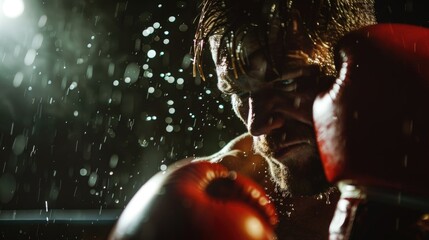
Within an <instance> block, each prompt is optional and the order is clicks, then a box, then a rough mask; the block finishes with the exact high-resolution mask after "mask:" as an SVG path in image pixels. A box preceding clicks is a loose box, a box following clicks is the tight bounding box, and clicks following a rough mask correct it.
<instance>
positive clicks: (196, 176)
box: [110, 162, 277, 240]
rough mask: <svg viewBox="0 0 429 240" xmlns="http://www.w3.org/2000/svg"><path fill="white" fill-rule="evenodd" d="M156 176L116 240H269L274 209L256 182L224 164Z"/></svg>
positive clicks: (182, 168)
mask: <svg viewBox="0 0 429 240" xmlns="http://www.w3.org/2000/svg"><path fill="white" fill-rule="evenodd" d="M171 168H176V169H172V170H169V171H167V172H165V173H159V174H158V175H156V176H155V177H153V178H152V179H150V180H149V181H148V182H147V183H146V184H145V185H144V186H143V187H142V188H141V189H140V190H139V192H138V193H137V194H136V196H135V197H134V198H133V199H132V201H131V202H130V203H129V204H128V206H127V207H126V209H125V210H124V212H123V213H122V215H121V217H120V218H119V221H118V222H117V224H116V226H115V228H114V230H113V232H112V233H111V238H110V239H112V240H116V239H118V240H119V239H121V240H125V239H145V240H150V239H157V240H163V239H205V240H206V239H207V240H208V239H225V240H227V239H237V240H239V239H243V240H244V239H249V240H251V239H273V238H274V237H275V236H274V231H273V227H274V225H275V224H276V222H277V216H276V213H275V209H274V206H273V205H272V204H271V203H270V200H269V199H268V198H267V196H266V194H265V192H264V190H263V189H262V188H261V187H260V186H258V185H257V184H256V183H254V182H253V181H251V180H250V179H248V178H245V177H243V176H241V175H239V174H237V173H235V172H230V171H229V170H227V169H226V168H225V167H224V166H222V165H220V164H215V163H209V162H192V163H187V164H184V165H183V166H179V167H174V166H171V167H170V169H171Z"/></svg>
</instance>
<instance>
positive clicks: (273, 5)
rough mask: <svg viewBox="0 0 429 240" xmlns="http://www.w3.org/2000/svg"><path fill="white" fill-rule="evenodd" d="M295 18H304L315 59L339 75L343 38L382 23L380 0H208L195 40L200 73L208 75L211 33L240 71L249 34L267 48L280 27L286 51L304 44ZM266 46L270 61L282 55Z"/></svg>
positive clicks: (327, 71)
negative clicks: (294, 33)
mask: <svg viewBox="0 0 429 240" xmlns="http://www.w3.org/2000/svg"><path fill="white" fill-rule="evenodd" d="M297 14H298V15H299V16H295V15H297ZM294 17H298V18H300V20H301V22H302V25H303V26H302V27H303V28H304V35H305V36H303V38H302V39H304V40H309V41H311V44H312V47H313V49H312V53H311V56H309V57H310V59H311V61H312V62H313V63H316V64H318V65H319V66H320V67H321V68H322V69H321V70H322V72H323V73H324V74H326V75H335V69H334V63H333V51H332V48H333V46H334V44H335V43H336V42H337V41H338V39H339V38H340V37H341V36H343V35H344V34H345V33H347V32H349V31H352V30H354V29H357V28H360V27H363V26H366V25H371V24H375V23H376V20H375V13H374V0H203V1H202V3H201V13H200V16H199V20H198V24H197V30H196V34H195V39H194V48H193V49H194V75H197V74H200V75H201V77H202V78H203V79H204V71H203V62H202V59H203V52H204V49H206V48H207V47H206V45H208V44H206V43H207V42H208V38H209V37H211V36H218V37H219V42H220V46H219V49H218V51H219V52H218V55H217V56H218V60H217V61H219V59H220V58H221V57H225V56H226V57H227V61H228V63H229V64H230V67H231V68H232V69H233V71H234V73H235V75H237V72H238V71H243V72H244V71H245V69H244V67H243V65H245V63H244V61H243V59H244V57H243V47H242V45H241V42H242V40H243V39H244V37H245V36H246V34H249V33H250V34H252V35H253V36H254V37H256V38H257V39H258V40H259V41H260V42H261V46H268V44H267V43H268V41H269V34H270V31H272V30H273V26H277V27H278V28H280V31H281V34H278V35H279V36H281V37H282V38H283V42H284V44H285V45H286V46H285V47H284V48H283V49H284V51H285V49H286V50H287V49H288V48H290V46H287V45H288V44H289V45H291V44H292V45H293V44H300V41H295V42H294V43H292V41H290V40H288V39H289V37H290V36H288V34H287V29H288V28H290V27H291V26H290V25H291V24H292V22H291V19H292V18H294ZM277 30H278V29H277ZM289 35H290V34H289ZM264 50H265V54H266V56H267V59H274V58H273V57H272V53H273V52H276V53H278V49H276V51H270V49H269V48H266V49H264ZM283 54H284V56H286V55H287V53H283ZM273 65H275V63H274V64H273Z"/></svg>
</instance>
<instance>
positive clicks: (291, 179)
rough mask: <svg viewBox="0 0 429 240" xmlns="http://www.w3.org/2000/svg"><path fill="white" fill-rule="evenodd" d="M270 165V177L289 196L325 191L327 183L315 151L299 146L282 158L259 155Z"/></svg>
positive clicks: (310, 147) (311, 148)
mask: <svg viewBox="0 0 429 240" xmlns="http://www.w3.org/2000/svg"><path fill="white" fill-rule="evenodd" d="M261 154H262V155H263V156H264V157H265V158H266V159H267V161H268V163H269V165H270V170H271V175H272V178H273V180H274V181H275V182H276V183H277V185H278V186H279V187H280V189H281V190H282V191H284V192H285V193H287V194H288V195H289V196H314V195H318V194H320V193H323V192H325V191H327V190H328V189H329V188H330V187H331V185H330V184H329V183H328V182H327V180H326V177H325V173H324V171H323V166H322V162H321V160H320V157H319V155H318V152H317V149H315V148H314V147H312V146H309V145H307V146H301V147H297V148H296V149H293V150H291V151H289V152H288V153H287V154H285V156H283V157H282V158H273V157H272V154H266V153H261Z"/></svg>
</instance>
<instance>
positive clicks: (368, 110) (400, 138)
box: [313, 24, 429, 239]
mask: <svg viewBox="0 0 429 240" xmlns="http://www.w3.org/2000/svg"><path fill="white" fill-rule="evenodd" d="M337 50H338V56H337V66H338V70H339V76H338V78H337V80H336V83H335V84H334V85H333V87H332V88H331V89H330V90H329V91H328V92H327V93H325V94H323V95H321V96H319V97H318V98H317V99H316V101H315V103H314V105H313V113H314V115H313V117H314V124H315V130H316V134H317V141H318V144H319V150H320V154H321V159H322V162H323V165H324V169H325V173H326V176H327V178H328V179H329V180H330V181H331V182H333V183H340V187H341V191H342V196H341V199H340V201H339V204H338V207H337V212H336V214H335V217H334V221H333V223H334V224H333V225H332V224H331V233H332V234H335V232H337V233H338V232H341V231H342V233H341V234H343V235H344V236H347V235H348V234H350V232H349V231H350V229H351V228H349V226H346V225H347V224H348V223H347V221H349V223H350V224H353V218H354V216H355V215H356V214H357V213H356V212H354V211H355V210H356V209H357V208H359V206H361V205H362V204H369V205H371V204H373V203H375V204H376V205H377V206H376V207H373V208H372V210H371V207H370V208H368V209H369V210H368V209H366V210H365V214H366V215H371V213H374V212H378V213H379V214H378V215H379V216H378V217H379V221H378V222H376V223H374V224H372V225H373V226H372V227H373V229H371V228H370V227H371V226H370V225H371V223H370V221H369V220H368V219H369V218H367V220H365V221H362V222H363V224H364V225H366V227H368V229H371V230H369V231H368V232H372V234H373V235H372V236H373V237H374V234H375V231H379V232H381V231H384V230H380V229H383V226H386V228H387V227H388V228H391V229H392V232H395V231H396V232H397V231H398V229H400V227H401V226H404V225H405V222H406V221H405V220H404V219H406V217H402V216H406V215H408V216H409V215H413V214H414V213H412V212H413V211H412V210H411V209H417V210H419V209H420V210H429V201H428V200H429V188H428V185H427V183H428V181H427V176H428V173H429V30H428V29H426V28H422V27H417V26H408V25H397V24H380V25H374V26H370V27H366V28H363V29H360V30H358V31H354V32H352V33H350V34H348V35H346V36H345V37H344V38H343V39H342V40H341V41H340V42H339V44H338V47H337ZM404 208H405V210H404ZM400 209H401V210H400ZM406 209H410V210H406ZM399 210H400V211H402V212H406V213H405V214H402V213H400V211H399ZM408 213H410V214H408ZM394 214H399V215H400V216H399V215H398V216H395V215H394ZM390 220H391V221H392V224H391V226H387V224H384V223H386V222H388V221H390ZM355 221H356V219H355ZM383 224H384V225H383ZM401 224H402V225H401ZM332 234H331V238H332V239H347V237H344V236H340V237H338V238H336V237H332V236H333V235H332ZM386 234H387V233H386ZM395 235H396V237H397V236H398V233H395ZM369 237H370V236H366V237H365V239H370V238H369ZM378 237H381V238H384V239H392V238H389V237H387V235H383V233H381V234H380V235H379V236H378ZM374 238H376V237H374ZM381 238H379V239H381ZM359 239H360V238H359ZM395 239H397V238H395ZM399 239H403V238H399Z"/></svg>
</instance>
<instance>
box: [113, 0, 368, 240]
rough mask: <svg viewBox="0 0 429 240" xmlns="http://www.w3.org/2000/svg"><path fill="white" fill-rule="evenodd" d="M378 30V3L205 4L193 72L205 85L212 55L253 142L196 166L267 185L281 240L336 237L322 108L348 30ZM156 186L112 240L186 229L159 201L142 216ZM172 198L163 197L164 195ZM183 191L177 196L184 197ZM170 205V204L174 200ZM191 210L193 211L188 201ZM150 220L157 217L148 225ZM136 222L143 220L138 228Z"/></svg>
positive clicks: (240, 142)
mask: <svg viewBox="0 0 429 240" xmlns="http://www.w3.org/2000/svg"><path fill="white" fill-rule="evenodd" d="M371 24H375V16H374V6H373V1H369V0H365V1H364V0H351V1H350V0H348V1H340V0H331V1H322V0H288V1H281V0H279V1H276V0H273V1H264V0H252V1H248V0H204V1H203V3H202V11H201V16H200V19H199V23H198V29H197V33H196V37H195V62H194V64H195V68H196V69H195V72H194V73H195V74H197V70H199V74H201V76H202V77H203V78H204V72H203V71H202V69H203V64H204V63H203V62H202V59H203V50H204V49H206V48H207V46H209V48H210V50H211V54H212V57H213V60H214V62H215V65H216V72H217V75H218V84H217V85H218V88H219V89H220V91H222V92H223V93H224V94H227V95H230V97H231V103H232V107H233V109H234V111H235V113H236V114H237V116H238V117H239V118H240V119H241V120H242V121H243V123H244V124H245V125H246V127H247V129H248V133H246V134H243V135H241V136H239V137H237V138H236V139H234V140H232V141H231V142H230V143H229V144H227V146H226V147H225V148H224V149H222V150H221V151H220V152H218V153H216V154H214V155H212V156H209V157H204V158H198V159H193V161H194V162H199V161H205V162H206V161H209V162H220V163H221V164H223V165H225V166H227V167H228V168H229V169H230V170H234V171H236V172H238V173H241V174H243V175H247V176H249V177H251V178H252V179H253V180H255V181H256V182H257V183H259V184H260V185H262V186H263V188H264V189H265V190H266V191H267V193H268V195H269V197H270V199H271V201H272V202H274V203H275V205H276V210H277V212H278V217H279V219H280V221H279V224H278V225H277V228H276V229H275V232H276V235H277V237H278V238H279V239H289V240H290V239H300V240H305V239H312V240H316V239H327V238H328V228H329V224H330V222H331V219H332V216H333V214H334V210H335V206H336V201H337V200H338V198H339V192H338V191H337V190H336V189H335V188H334V187H332V186H330V185H329V184H328V182H327V180H326V178H325V175H324V172H323V168H322V165H321V161H320V159H319V154H318V150H317V146H316V140H315V134H314V129H313V120H312V106H313V101H314V99H315V97H316V95H317V94H319V93H320V92H322V91H324V90H326V89H327V87H328V86H330V85H331V83H332V82H333V81H334V79H335V76H336V71H335V68H334V61H333V47H334V45H335V43H336V41H337V40H338V39H339V38H341V37H342V36H343V35H344V34H346V33H347V32H349V31H352V30H354V29H358V28H361V27H363V26H367V25H371ZM189 161H190V160H184V161H182V162H181V163H180V164H183V163H184V162H185V164H186V162H189ZM167 175H168V174H167ZM209 175H210V174H209ZM175 177H176V176H175ZM203 182H204V181H203ZM152 183H154V181H152ZM152 183H151V184H147V187H146V189H145V190H142V191H140V192H139V193H138V194H137V195H136V197H134V199H140V200H141V201H138V200H134V201H132V203H130V205H129V206H128V207H127V209H126V210H125V211H124V214H123V216H122V217H121V219H120V221H119V224H118V225H117V227H116V228H115V230H114V232H113V234H112V236H113V238H115V239H116V238H117V239H138V238H133V236H137V235H139V236H143V235H144V234H148V232H150V231H151V227H153V228H156V227H155V226H156V225H159V224H161V225H162V224H163V222H162V220H163V219H164V221H169V220H171V219H167V218H176V219H179V220H177V222H176V223H174V224H172V225H168V226H173V227H174V225H180V226H183V225H181V224H183V223H182V222H183V221H184V220H182V218H181V217H175V216H173V217H171V215H166V216H164V215H162V214H163V213H162V212H163V211H162V208H166V207H165V205H166V204H164V203H162V204H161V205H162V206H161V207H160V206H158V205H160V204H159V202H161V201H160V200H157V201H152V203H151V204H148V205H150V208H148V209H153V208H154V207H153V206H154V205H156V206H157V207H158V208H160V209H161V210H157V211H154V212H153V213H150V214H147V213H146V212H148V211H149V210H139V209H137V208H139V204H140V205H141V204H143V203H144V204H146V202H147V201H146V200H145V199H146V198H147V196H148V195H150V194H149V190H150V189H151V188H150V187H149V186H152V185H154V184H152ZM169 184H170V185H171V184H174V183H171V182H169ZM155 185H156V184H155ZM198 186H200V185H198ZM198 186H197V187H198ZM164 190H165V189H163V190H157V191H161V192H162V194H161V195H165V193H164V192H165V191H164ZM176 192H177V191H176ZM176 192H175V194H173V195H174V197H176V198H178V197H177V196H179V195H178V194H176ZM159 195H160V194H158V195H157V197H158V196H159ZM226 195H227V197H230V196H229V195H228V194H226ZM145 196H146V197H145ZM150 196H152V195H150ZM180 196H182V195H180ZM157 197H156V198H157ZM170 198H173V197H170ZM162 201H166V202H168V204H170V203H171V201H173V200H170V202H169V200H166V199H165V198H164V199H162ZM174 201H179V200H177V199H174ZM168 204H167V205H168ZM171 204H176V202H172V203H171ZM184 204H185V205H192V204H190V203H189V202H188V199H186V203H184ZM168 209H173V210H170V212H171V211H177V210H174V209H176V208H168ZM192 209H193V208H189V211H193V210H192ZM133 211H134V212H133ZM165 211H166V210H164V212H165ZM208 211H209V210H208ZM146 214H147V215H148V216H149V217H141V215H146ZM151 214H152V215H151ZM179 214H187V211H184V213H177V215H179ZM130 216H133V217H136V216H140V217H138V218H135V219H134V220H133V218H132V217H130ZM130 219H132V220H130ZM153 219H155V220H156V221H155V220H153ZM159 219H161V220H159ZM136 222H137V223H136ZM149 223H150V224H149ZM199 224H200V225H201V226H204V225H209V223H204V222H201V223H199ZM143 225H145V226H149V225H150V226H151V227H142V226H143ZM130 226H131V227H130ZM164 226H167V224H165V225H164ZM173 227H171V229H172V228H173ZM143 228H144V229H146V230H141V229H143ZM165 228H166V231H164V232H162V233H160V234H164V233H165V232H168V228H169V227H165ZM130 229H136V230H130ZM144 231H146V233H142V232H144ZM154 231H155V230H154ZM171 231H173V230H171ZM174 231H180V229H179V228H174ZM191 231H192V230H191ZM214 233H215V232H213V234H214ZM155 235H156V234H154V235H153V236H155ZM145 236H147V235H145ZM173 236H174V235H173ZM149 238H150V237H146V238H145V239H149ZM158 238H159V237H158ZM158 238H157V237H154V239H158Z"/></svg>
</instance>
